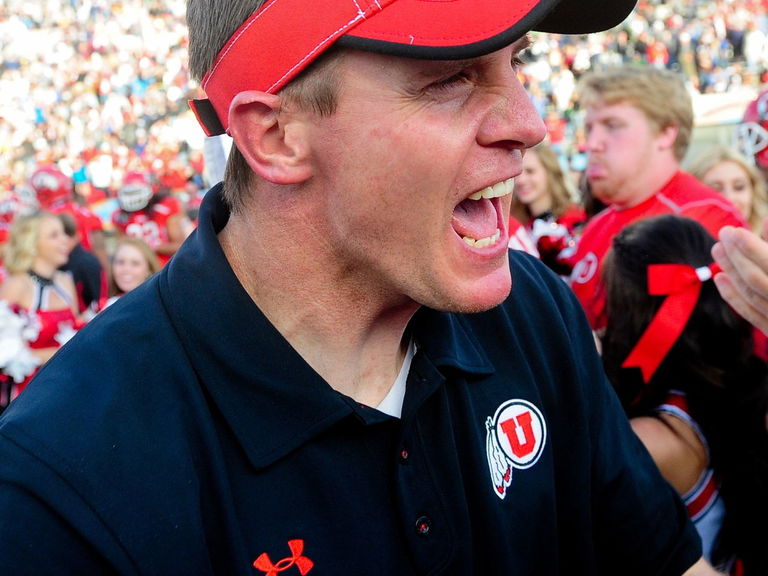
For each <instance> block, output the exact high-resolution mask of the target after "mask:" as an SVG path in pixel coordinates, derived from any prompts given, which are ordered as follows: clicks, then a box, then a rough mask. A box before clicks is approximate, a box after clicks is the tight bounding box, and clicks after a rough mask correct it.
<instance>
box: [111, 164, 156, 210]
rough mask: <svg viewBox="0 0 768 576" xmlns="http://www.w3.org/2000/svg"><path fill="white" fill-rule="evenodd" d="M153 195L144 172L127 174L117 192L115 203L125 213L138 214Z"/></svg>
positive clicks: (148, 179)
mask: <svg viewBox="0 0 768 576" xmlns="http://www.w3.org/2000/svg"><path fill="white" fill-rule="evenodd" d="M153 194H154V190H153V189H152V184H151V183H150V178H149V177H148V176H147V175H146V174H145V173H144V172H127V173H126V175H125V178H123V185H122V186H120V188H119V189H118V191H117V202H118V204H120V208H121V209H123V210H125V211H126V212H138V211H139V210H143V209H144V208H146V207H147V205H148V204H149V201H150V200H151V199H152V196H153Z"/></svg>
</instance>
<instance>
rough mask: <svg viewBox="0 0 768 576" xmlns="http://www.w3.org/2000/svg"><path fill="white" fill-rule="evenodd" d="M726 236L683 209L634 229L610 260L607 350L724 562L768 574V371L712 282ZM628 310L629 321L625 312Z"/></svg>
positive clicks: (625, 394)
mask: <svg viewBox="0 0 768 576" xmlns="http://www.w3.org/2000/svg"><path fill="white" fill-rule="evenodd" d="M714 244H715V239H714V238H713V237H712V236H711V235H710V234H709V233H708V232H707V231H706V230H705V229H704V227H703V226H701V225H700V224H699V223H698V222H696V221H694V220H691V219H689V218H682V217H679V216H675V215H664V216H657V217H654V218H648V219H645V220H642V221H639V222H636V223H634V224H631V225H629V226H627V227H626V228H624V229H623V230H622V231H621V232H620V233H619V234H618V235H616V237H615V238H614V240H613V248H612V251H611V252H610V253H609V256H608V257H607V259H606V262H605V267H604V272H605V285H606V289H607V309H608V319H609V320H608V325H607V328H606V331H605V336H604V338H603V341H602V350H603V361H604V364H605V367H606V372H607V374H608V376H609V378H610V380H611V381H612V383H613V385H614V387H615V388H616V391H617V393H618V395H619V398H620V400H621V402H622V405H623V406H624V409H625V411H626V413H627V415H628V416H629V418H630V422H631V423H632V427H633V429H634V430H635V432H636V433H637V434H638V436H639V437H640V439H641V440H642V441H643V443H644V444H645V445H646V447H647V448H648V450H649V451H650V453H651V456H652V457H653V459H654V461H655V462H656V463H657V465H658V466H659V468H660V470H661V472H662V474H663V475H664V476H665V477H666V478H667V480H668V481H669V482H670V483H671V484H672V485H673V486H674V487H675V488H676V489H677V490H678V492H679V493H680V494H681V496H682V497H683V500H684V501H685V503H686V505H687V507H688V512H689V514H690V516H691V518H692V519H693V520H694V523H695V524H696V527H697V529H698V531H699V534H700V536H701V538H702V544H703V546H704V556H705V557H706V558H707V559H708V560H710V561H711V562H712V563H713V564H714V565H715V566H716V567H718V568H719V569H720V570H723V571H725V572H726V573H729V574H740V575H743V576H764V575H765V574H768V546H766V542H768V523H766V517H765V513H766V512H768V430H766V414H767V412H766V410H768V373H767V371H766V365H765V364H764V363H763V362H762V361H760V360H758V359H756V358H755V357H753V356H752V349H753V345H752V342H751V338H750V334H751V326H750V325H749V324H748V323H747V321H746V320H744V319H743V318H742V317H740V316H739V315H738V314H737V313H736V312H735V311H734V310H733V309H731V307H730V306H729V305H728V304H727V303H726V302H725V301H723V300H722V298H721V297H720V295H719V294H718V291H717V289H716V288H715V286H714V285H713V283H712V282H711V281H710V280H711V278H712V277H713V275H714V274H717V268H715V267H714V266H713V264H712V255H711V249H712V246H713V245H714ZM617 318H618V320H616V319H617Z"/></svg>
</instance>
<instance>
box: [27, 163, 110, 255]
mask: <svg viewBox="0 0 768 576" xmlns="http://www.w3.org/2000/svg"><path fill="white" fill-rule="evenodd" d="M29 185H30V187H31V188H32V190H34V192H35V196H36V198H37V203H38V205H39V206H40V208H41V209H43V210H47V211H48V212H53V213H54V214H69V215H71V216H72V218H73V219H74V221H75V225H76V226H77V235H78V241H79V242H80V243H81V244H82V247H83V249H85V250H87V251H88V252H90V253H92V254H93V255H94V256H96V258H97V259H98V260H99V262H100V263H101V266H102V267H104V266H105V264H106V263H107V262H108V258H107V248H106V242H105V239H104V226H103V224H102V222H101V219H100V218H99V217H98V216H97V215H96V214H95V213H93V212H92V211H91V210H90V209H88V208H86V207H85V206H82V205H80V204H79V203H78V202H76V201H75V190H74V182H73V181H72V178H70V177H69V176H67V175H65V174H64V172H62V171H61V170H60V169H59V168H58V167H57V166H54V165H45V166H41V167H39V168H37V169H36V170H35V171H34V172H33V173H32V176H30V178H29Z"/></svg>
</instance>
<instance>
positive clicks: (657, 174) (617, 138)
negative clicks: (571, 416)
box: [571, 66, 746, 330]
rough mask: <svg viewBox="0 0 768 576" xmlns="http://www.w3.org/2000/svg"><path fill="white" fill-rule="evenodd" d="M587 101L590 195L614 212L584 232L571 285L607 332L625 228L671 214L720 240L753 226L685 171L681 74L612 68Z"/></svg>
mask: <svg viewBox="0 0 768 576" xmlns="http://www.w3.org/2000/svg"><path fill="white" fill-rule="evenodd" d="M579 96H580V99H581V102H582V104H583V106H584V109H585V112H586V122H585V125H586V130H587V153H588V155H589V159H588V163H587V170H586V175H587V180H588V181H589V186H590V192H591V194H592V195H593V196H594V197H595V198H597V199H598V200H600V201H601V202H603V203H605V204H607V205H608V207H607V208H606V209H604V210H603V211H602V212H600V213H599V214H597V215H596V216H593V217H592V218H591V219H590V220H589V221H588V222H587V225H586V226H585V228H584V231H583V233H582V235H581V238H580V239H579V243H578V247H577V252H576V256H575V257H574V261H575V262H576V265H575V266H574V268H573V273H572V274H571V287H572V288H573V290H574V292H575V293H576V296H577V297H578V298H579V300H580V301H581V303H582V305H583V306H584V309H585V310H586V312H587V316H588V317H589V320H590V323H591V324H592V328H593V329H595V330H600V329H601V328H602V327H603V326H604V325H605V320H606V319H605V314H604V302H605V295H604V291H603V288H602V285H601V281H600V267H601V266H602V262H603V258H604V257H605V254H606V253H607V252H608V250H609V249H610V245H611V241H612V240H613V237H614V236H615V235H616V234H617V233H618V232H619V231H621V229H622V228H624V227H625V226H627V225H629V224H631V223H632V222H634V221H636V220H640V219H642V218H648V217H651V216H656V215H659V214H666V213H675V214H680V215H682V216H688V217H690V218H693V219H695V220H698V221H699V222H701V223H702V224H703V225H704V226H705V227H706V228H707V229H708V230H709V231H710V233H711V234H713V235H715V234H717V232H718V230H719V229H720V228H722V227H723V226H726V225H735V226H744V225H746V222H745V221H744V219H743V218H742V217H741V214H740V213H739V211H738V210H737V209H736V208H735V207H734V206H733V205H732V204H731V203H730V202H729V201H728V200H727V199H725V198H724V197H723V196H722V195H720V194H718V193H717V192H716V191H715V190H713V189H711V188H707V187H706V186H704V185H703V184H702V183H701V182H699V181H698V180H696V178H694V177H693V176H691V175H690V174H688V173H686V172H683V171H682V170H681V169H680V162H681V161H682V159H683V157H684V156H685V154H686V152H687V150H688V144H689V141H690V137H691V131H692V128H693V110H692V105H691V99H690V95H689V93H688V91H687V89H686V87H685V84H684V82H683V80H682V78H681V77H680V75H679V74H676V73H673V72H670V71H668V70H662V69H658V68H653V67H647V66H643V67H638V66H618V67H614V68H606V69H604V70H602V71H595V72H590V73H588V74H585V75H584V76H583V77H582V79H581V82H580V85H579Z"/></svg>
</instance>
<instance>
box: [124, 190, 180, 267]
mask: <svg viewBox="0 0 768 576" xmlns="http://www.w3.org/2000/svg"><path fill="white" fill-rule="evenodd" d="M182 211H183V208H182V206H181V202H179V200H178V198H176V197H174V196H166V197H165V198H163V199H162V200H160V201H158V202H155V203H150V205H149V206H147V207H146V208H145V209H144V210H138V211H136V212H126V211H125V210H122V209H118V210H115V212H113V213H112V223H113V224H114V226H115V228H116V229H117V230H119V231H120V233H121V234H123V235H125V236H133V237H134V238H141V239H142V240H144V242H146V243H147V244H148V245H149V246H150V247H151V248H153V249H156V248H157V247H158V246H159V245H160V244H162V243H164V242H169V241H170V238H169V236H168V219H169V218H171V217H172V216H174V215H176V214H180V213H182ZM157 257H158V258H159V259H160V263H161V264H163V265H164V264H165V263H166V262H167V261H168V260H170V258H171V257H170V256H169V255H167V254H158V255H157Z"/></svg>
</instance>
